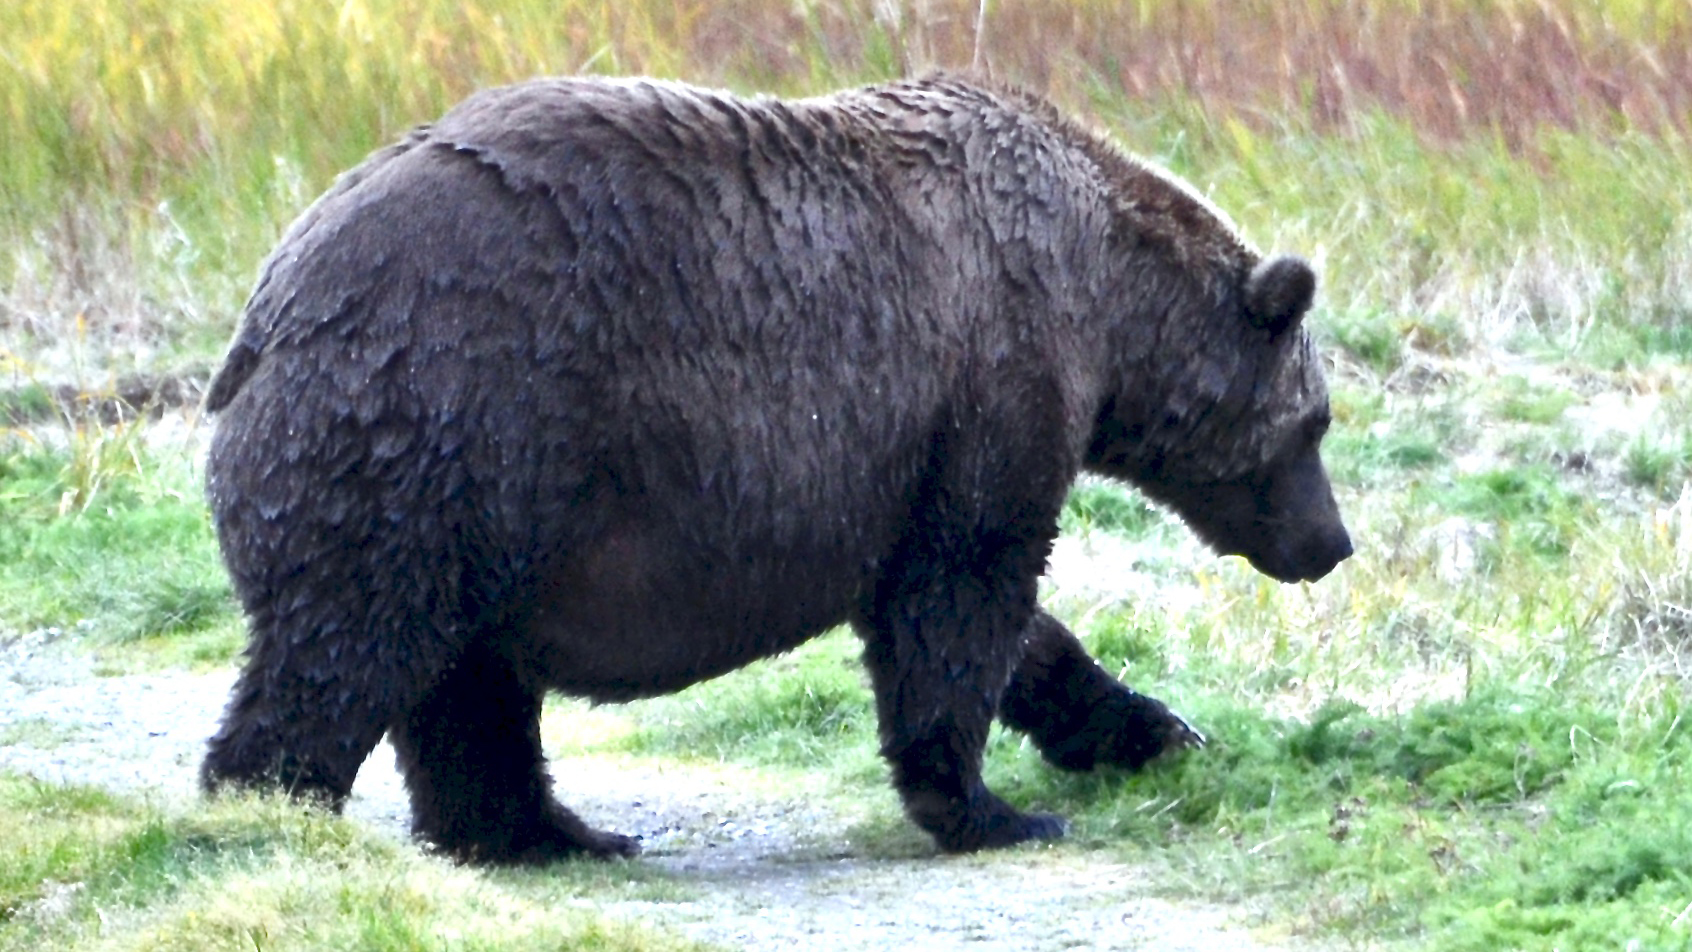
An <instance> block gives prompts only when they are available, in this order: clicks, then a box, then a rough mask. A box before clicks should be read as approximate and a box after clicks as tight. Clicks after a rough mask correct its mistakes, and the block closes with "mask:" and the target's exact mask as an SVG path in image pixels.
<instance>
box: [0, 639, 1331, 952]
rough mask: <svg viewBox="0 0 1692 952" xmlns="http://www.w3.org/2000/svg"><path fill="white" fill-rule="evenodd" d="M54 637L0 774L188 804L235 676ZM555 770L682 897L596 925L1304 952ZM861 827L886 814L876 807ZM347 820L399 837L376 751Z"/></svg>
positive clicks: (649, 779) (9, 666) (20, 708)
mask: <svg viewBox="0 0 1692 952" xmlns="http://www.w3.org/2000/svg"><path fill="white" fill-rule="evenodd" d="M55 634H56V633H54V632H39V633H36V634H34V635H29V636H25V637H22V638H17V639H13V640H11V641H9V642H5V643H0V735H3V736H4V737H5V738H6V744H5V746H3V747H0V766H5V767H8V768H10V769H13V770H19V771H23V772H25V773H28V774H31V775H33V776H36V777H38V778H41V779H44V780H48V781H66V782H76V783H88V784H95V785H100V786H105V787H110V788H115V789H120V790H124V791H128V792H138V793H143V794H145V795H148V796H153V797H156V798H158V799H159V800H160V801H161V802H170V803H183V802H187V801H189V800H191V798H193V797H194V796H196V792H195V776H196V771H197V769H198V764H199V759H200V756H201V753H202V750H203V746H204V743H205V739H206V737H207V736H209V735H210V733H211V732H212V730H213V729H214V727H215V726H216V722H217V718H218V716H219V714H220V713H221V709H222V705H223V702H224V699H225V697H226V696H227V693H228V690H229V687H230V684H231V682H232V681H233V678H234V671H233V669H232V668H231V669H228V670H220V671H217V672H213V673H187V672H165V673H155V674H139V675H123V676H114V677H101V676H97V675H96V674H95V673H94V671H93V670H92V666H91V664H90V661H89V660H88V658H87V656H86V655H85V654H83V653H81V652H78V651H76V650H74V649H73V648H72V647H71V646H70V643H73V642H74V641H75V640H76V639H75V638H74V637H62V638H57V639H55V638H54V635H55ZM553 772H554V775H555V776H556V777H557V778H558V780H557V783H558V788H559V794H560V797H561V798H562V799H564V801H565V802H566V803H568V804H570V805H571V806H572V807H573V808H576V809H578V810H579V811H580V812H581V813H582V814H583V815H584V816H585V817H586V818H588V819H589V821H590V822H593V823H595V824H598V825H603V826H606V827H609V828H612V829H615V830H618V831H621V832H625V833H634V834H638V835H640V836H641V837H642V839H643V841H644V844H645V853H644V854H643V856H642V857H641V858H640V859H638V860H635V862H641V863H653V864H657V865H659V866H661V867H663V868H665V869H666V870H667V871H669V872H670V873H671V874H672V875H673V876H674V877H675V878H676V879H677V880H678V881H679V882H680V884H681V885H683V886H684V887H685V889H684V893H685V894H686V895H688V896H690V897H693V898H690V899H687V900H684V901H678V902H635V901H624V902H612V903H607V904H597V907H598V908H600V909H602V910H603V911H605V912H608V913H610V914H613V915H620V916H625V917H628V918H636V919H640V920H644V921H647V922H651V923H655V924H661V925H665V926H669V927H672V928H675V929H678V930H680V931H682V932H683V933H686V934H688V935H690V936H692V937H694V938H697V939H701V940H707V941H711V942H716V943H721V944H722V945H724V946H727V947H729V948H739V949H748V950H782V952H790V950H792V949H795V948H801V949H803V948H815V947H818V946H819V945H820V943H822V942H825V941H826V943H827V946H828V948H829V949H830V952H858V950H866V952H867V950H878V949H899V948H910V949H922V950H936V952H949V950H966V949H967V950H987V949H990V950H1001V949H1002V950H1012V952H1045V950H1094V949H1097V950H1105V949H1111V950H1114V949H1158V950H1162V952H1199V950H1230V952H1231V950H1239V952H1270V950H1283V952H1305V950H1314V949H1315V948H1316V946H1313V945H1309V944H1285V943H1286V942H1288V941H1290V940H1277V939H1271V938H1265V937H1264V936H1262V935H1260V934H1258V933H1255V932H1254V931H1253V930H1251V929H1249V928H1248V927H1247V926H1246V925H1245V924H1244V920H1246V919H1247V918H1248V916H1247V915H1246V914H1245V913H1244V912H1243V911H1241V910H1228V909H1221V908H1213V907H1206V906H1200V905H1193V904H1184V903H1183V904H1177V903H1171V902H1169V901H1166V900H1163V899H1159V898H1155V897H1154V896H1152V895H1151V892H1152V888H1151V883H1150V882H1149V881H1148V874H1146V873H1145V872H1144V871H1141V870H1136V869H1135V868H1133V867H1131V866H1123V865H1120V864H1118V863H1115V862H1112V861H1111V860H1110V859H1108V858H1107V857H1103V856H1094V855H1090V854H1086V853H1080V852H1078V851H1074V850H1049V851H1041V850H1037V849H1028V850H1017V851H1011V852H1008V853H996V854H991V855H986V856H974V857H949V856H942V855H938V854H934V853H931V852H928V851H927V850H926V848H925V847H915V846H913V848H912V849H911V851H910V855H907V856H902V857H885V856H876V855H868V854H866V853H865V852H863V851H861V850H858V849H856V848H855V847H854V846H853V844H852V843H850V842H849V841H848V840H847V839H846V836H847V832H846V831H847V830H848V829H849V827H850V825H851V822H852V818H851V817H843V816H840V815H838V813H834V812H830V808H825V807H822V806H819V805H818V803H819V802H821V803H826V802H827V798H821V797H818V798H808V797H806V796H804V794H803V792H800V793H797V794H796V793H795V791H793V790H792V789H791V788H787V789H783V790H780V791H772V790H766V789H763V788H762V786H763V785H760V784H758V783H756V782H747V777H746V776H745V775H744V774H743V773H742V772H740V771H737V770H736V768H733V767H715V766H693V765H663V766H655V765H652V764H651V763H650V762H640V763H633V764H631V763H628V762H626V760H623V761H618V762H611V761H609V760H607V759H603V758H568V759H557V760H555V761H554V763H553ZM819 782H820V781H819ZM866 809H876V810H880V809H885V810H894V809H897V807H896V805H895V802H894V800H893V798H892V796H891V794H889V795H888V797H887V798H886V802H885V803H880V802H878V803H875V804H871V805H869V806H868V807H866ZM347 812H348V813H349V815H351V816H352V817H354V818H356V819H357V820H359V821H360V822H363V823H367V824H369V825H370V826H371V827H373V828H375V829H379V830H382V831H384V832H387V833H390V834H391V835H394V836H396V837H400V836H403V835H404V833H405V826H406V817H407V806H406V801H405V795H404V789H403V787H402V786H401V783H400V781H399V778H398V775H397V774H396V773H395V771H394V766H393V754H392V751H391V749H389V748H388V747H387V746H386V745H385V744H384V745H383V747H382V748H381V749H379V750H378V751H377V753H376V755H375V756H373V757H372V758H371V760H370V761H369V762H368V763H367V764H366V765H365V768H364V770H363V771H362V772H361V773H360V774H359V777H358V782H357V784H356V785H355V787H354V791H353V798H352V800H351V802H350V803H349V805H348V808H347ZM915 842H916V838H915V837H913V843H915Z"/></svg>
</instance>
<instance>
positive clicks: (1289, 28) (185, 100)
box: [0, 0, 1692, 203]
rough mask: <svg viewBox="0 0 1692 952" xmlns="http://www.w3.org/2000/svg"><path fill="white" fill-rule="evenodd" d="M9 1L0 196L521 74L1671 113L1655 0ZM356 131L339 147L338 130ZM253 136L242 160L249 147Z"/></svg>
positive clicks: (164, 165) (1357, 105) (1493, 117)
mask: <svg viewBox="0 0 1692 952" xmlns="http://www.w3.org/2000/svg"><path fill="white" fill-rule="evenodd" d="M980 12H981V7H980V3H979V2H978V0H797V2H791V0H726V2H715V0H713V2H706V0H675V2H611V0H560V2H541V0H510V2H504V3H486V2H482V3H476V2H470V3H458V2H453V3H448V2H444V0H407V2H396V0H345V2H338V3H332V2H326V0H282V2H279V3H258V2H252V0H234V2H229V3H208V2H190V3H183V2H177V0H133V2H126V3H114V2H111V0H12V2H11V3H9V4H8V5H7V8H6V10H5V11H4V12H0V49H4V51H5V52H4V55H3V56H0V116H3V117H4V118H5V119H6V125H7V126H8V127H9V128H10V129H11V130H12V135H10V136H8V138H12V136H16V138H15V139H14V140H13V141H11V142H9V143H8V148H7V150H6V151H7V154H8V161H7V163H6V166H7V168H6V171H4V172H0V189H3V191H0V201H4V202H6V203H12V202H16V201H18V200H19V199H20V198H21V197H23V196H24V195H40V194H42V193H43V192H44V191H49V190H62V189H66V188H70V189H73V190H74V189H77V188H88V187H99V186H107V185H110V186H115V187H119V188H123V189H127V190H130V191H132V192H134V193H137V194H141V195H150V194H153V193H155V192H156V191H157V190H158V187H159V186H160V184H161V182H162V181H163V180H166V179H169V178H170V177H171V176H172V175H173V173H174V172H176V171H178V170H182V169H184V168H190V167H195V166H199V165H201V164H204V163H208V162H223V163H252V162H261V161H268V155H269V154H274V153H283V154H302V155H308V156H310V155H323V154H326V155H330V156H332V158H331V159H328V160H327V161H333V162H341V161H344V159H345V158H346V152H347V151H348V150H349V149H362V148H364V147H366V146H367V145H368V144H369V142H370V141H374V140H379V139H382V138H386V137H387V136H388V135H390V134H392V133H393V132H394V131H396V129H397V128H402V127H404V126H407V125H410V124H412V123H414V122H417V121H420V120H422V119H425V118H427V117H430V116H433V115H435V114H437V113H438V112H439V111H440V110H441V109H442V108H443V107H444V106H445V105H446V104H448V103H450V102H452V101H455V100H456V99H458V98H461V97H462V96H463V95H464V94H466V93H468V92H469V91H470V90H472V89H474V88H477V87H480V86H486V85H490V84H494V83H501V82H508V81H511V80H515V79H519V78H523V77H526V76H531V75H535V74H540V73H576V72H582V71H594V72H617V73H655V74H660V75H669V76H687V77H690V78H693V79H696V80H699V81H703V82H708V83H721V84H728V85H733V86H737V87H742V88H745V87H760V88H773V89H776V90H780V91H787V92H793V91H799V90H816V89H818V88H821V87H824V86H827V85H832V84H835V83H842V82H851V81H856V80H862V79H869V78H878V77H885V76H887V75H891V74H895V73H901V72H914V71H920V70H923V69H926V68H930V67H952V68H958V67H966V66H968V65H969V64H970V63H971V62H972V60H974V59H976V58H977V53H978V51H977V39H978V38H977V35H976V27H977V21H978V19H980V20H981V22H983V23H984V25H985V34H984V35H983V36H981V37H980V38H979V39H980V50H979V58H980V61H981V63H982V65H983V66H984V67H985V69H986V70H988V71H990V72H992V73H994V74H996V75H998V76H1000V77H1003V78H1005V79H1007V80H1011V81H1015V82H1019V83H1025V84H1028V85H1032V86H1034V87H1037V88H1043V89H1052V90H1055V91H1056V92H1058V93H1059V95H1060V96H1063V95H1066V93H1068V92H1078V91H1081V89H1084V88H1093V87H1095V86H1096V87H1097V90H1098V91H1099V92H1100V93H1103V94H1105V95H1111V94H1118V95H1124V96H1130V97H1135V98H1140V99H1145V98H1154V99H1155V98H1161V97H1167V96H1180V97H1191V98H1195V99H1197V100H1198V101H1199V102H1201V103H1202V104H1203V105H1204V106H1205V107H1206V108H1207V109H1209V110H1214V111H1218V112H1223V113H1228V114H1238V115H1245V116H1253V115H1260V114H1264V113H1274V114H1277V115H1282V116H1285V115H1293V116H1303V117H1308V118H1309V120H1310V121H1311V122H1312V123H1314V124H1316V125H1317V126H1318V127H1321V128H1331V127H1343V126H1344V125H1345V124H1346V123H1347V122H1349V121H1350V120H1351V119H1352V118H1353V117H1354V116H1356V115H1357V114H1358V113H1359V112H1368V111H1377V110H1378V111H1384V112H1387V113H1389V114H1393V115H1397V116H1401V117H1403V118H1405V119H1407V120H1409V121H1410V122H1411V123H1412V124H1413V125H1414V126H1415V127H1416V128H1417V129H1418V130H1421V131H1422V132H1424V133H1425V134H1427V135H1428V136H1430V137H1433V138H1435V139H1442V140H1449V139H1455V138H1459V137H1463V136H1465V135H1469V134H1472V133H1475V132H1477V131H1479V132H1482V133H1485V134H1492V133H1496V134H1500V135H1503V136H1505V137H1506V138H1507V139H1509V140H1510V141H1512V142H1523V141H1526V140H1528V139H1529V138H1531V137H1532V135H1533V134H1534V132H1535V131H1536V130H1538V129H1540V128H1542V127H1544V126H1547V125H1550V126H1559V127H1562V128H1569V129H1581V130H1583V131H1614V130H1619V129H1631V130H1642V131H1646V132H1652V133H1660V132H1667V131H1675V132H1679V133H1685V132H1686V131H1687V130H1688V128H1689V123H1692V6H1688V5H1687V4H1685V3H1683V2H1680V0H1669V2H1664V0H1602V2H1595V0H1531V2H1530V0H1504V2H1484V0H1396V2H1391V3H1382V4H1364V3H1355V2H1342V0H1304V2H1302V3H1291V4H1288V3H1278V2H1271V0H1232V2H1227V3H1223V2H1208V3H1206V2H1193V0H1139V2H1132V3H1129V2H1119V0H997V2H992V0H988V6H987V9H986V16H985V17H984V18H980V17H979V16H978V15H979V14H980ZM349 138H351V139H354V140H357V141H356V142H348V141H346V140H347V139H349ZM255 155H257V156H258V158H255V157H254V156H255Z"/></svg>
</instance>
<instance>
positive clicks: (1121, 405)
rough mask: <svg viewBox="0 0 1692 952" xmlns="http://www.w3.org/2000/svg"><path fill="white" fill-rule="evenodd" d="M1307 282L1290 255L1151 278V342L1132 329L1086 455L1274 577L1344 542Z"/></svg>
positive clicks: (1318, 566) (1285, 576) (1296, 573)
mask: <svg viewBox="0 0 1692 952" xmlns="http://www.w3.org/2000/svg"><path fill="white" fill-rule="evenodd" d="M1252 258H1254V259H1255V255H1252ZM1187 273H1188V274H1189V275H1190V273H1191V272H1190V270H1189V271H1188V272H1187ZM1315 291H1316V275H1315V272H1314V271H1312V270H1311V268H1310V266H1309V265H1308V264H1307V263H1306V262H1304V261H1303V260H1301V259H1299V258H1296V257H1291V256H1277V257H1272V258H1268V259H1261V260H1248V261H1245V262H1239V263H1237V264H1235V266H1233V267H1219V268H1215V269H1213V270H1212V271H1211V273H1210V274H1209V275H1207V279H1206V280H1182V279H1179V278H1178V279H1175V280H1164V281H1159V282H1158V283H1157V285H1156V290H1155V292H1154V293H1152V294H1151V295H1149V296H1151V297H1153V298H1155V299H1156V300H1158V301H1159V302H1161V303H1159V304H1158V306H1156V307H1155V308H1152V309H1150V313H1152V314H1155V315H1156V316H1157V317H1159V318H1160V320H1157V321H1156V322H1155V328H1156V329H1155V331H1154V332H1153V333H1152V334H1150V335H1149V338H1150V339H1151V340H1153V341H1155V344H1146V343H1144V341H1145V339H1146V338H1147V337H1148V335H1146V334H1144V333H1143V331H1142V333H1141V334H1139V335H1138V337H1139V339H1140V340H1141V341H1142V342H1141V344H1140V345H1138V346H1137V347H1131V348H1130V349H1132V350H1135V351H1137V352H1138V354H1139V359H1137V360H1134V361H1131V362H1130V363H1129V364H1128V365H1126V366H1125V367H1124V368H1122V369H1120V370H1119V371H1118V374H1117V379H1116V381H1115V393H1114V394H1113V395H1112V396H1111V397H1110V398H1109V399H1108V400H1107V401H1106V403H1105V406H1104V408H1103V410H1102V411H1101V412H1100V415H1099V417H1098V420H1097V422H1096V424H1095V427H1094V434H1093V441H1092V445H1091V447H1090V448H1089V451H1088V454H1087V465H1088V468H1089V469H1092V470H1094V471H1096V472H1100V473H1102V474H1105V475H1109V476H1114V477H1118V478H1122V479H1126V480H1127V481H1129V482H1131V483H1133V484H1135V485H1136V486H1138V487H1139V488H1140V489H1141V490H1142V491H1144V492H1145V493H1146V494H1147V495H1148V496H1150V497H1151V498H1152V499H1154V500H1156V501H1158V502H1160V503H1162V504H1164V505H1166V506H1168V507H1170V508H1171V509H1173V510H1174V511H1175V512H1176V514H1177V515H1179V516H1180V517H1181V518H1182V520H1183V521H1185V522H1186V523H1187V525H1188V526H1189V527H1190V528H1191V529H1192V530H1193V531H1194V533H1195V534H1197V535H1198V537H1199V538H1200V539H1202V540H1203V541H1204V542H1205V543H1206V544H1208V545H1209V546H1210V547H1211V548H1212V549H1214V550H1215V551H1217V552H1218V553H1220V554H1224V555H1240V556H1244V557H1245V558H1246V559H1247V560H1248V561H1249V562H1250V563H1251V564H1252V566H1254V567H1255V568H1256V569H1257V570H1258V571H1261V572H1263V573H1264V574H1266V575H1268V576H1270V577H1271V578H1275V579H1277V580H1279V581H1282V582H1296V581H1314V580H1316V579H1319V578H1321V577H1322V576H1324V575H1326V574H1328V573H1329V572H1330V571H1332V570H1333V568H1334V567H1335V566H1336V565H1338V564H1339V563H1340V562H1341V561H1343V560H1345V559H1346V558H1347V557H1348V556H1350V555H1351V552H1352V547H1351V537H1350V535H1349V534H1348V533H1347V531H1346V528H1345V523H1344V521H1343V519H1342V518H1341V516H1340V512H1339V507H1338V505H1337V504H1336V503H1335V501H1334V494H1333V489H1332V486H1331V485H1330V484H1329V481H1328V475H1327V471H1326V470H1325V468H1324V467H1323V464H1322V458H1321V454H1320V447H1321V443H1322V438H1323V436H1324V435H1325V434H1326V432H1327V429H1328V423H1329V407H1328V393H1327V386H1326V383H1325V381H1324V379H1323V376H1322V367H1321V359H1320V357H1319V356H1318V354H1317V353H1316V350H1315V347H1314V344H1313V342H1312V340H1311V338H1310V335H1309V334H1308V333H1307V332H1306V331H1305V329H1304V328H1303V326H1302V324H1303V319H1304V316H1305V314H1306V313H1307V312H1308V311H1309V309H1310V305H1311V302H1312V299H1313V298H1314V296H1315ZM1147 296H1148V295H1147V294H1145V293H1141V294H1140V295H1139V298H1140V299H1141V300H1143V299H1144V298H1146V297H1147ZM1130 300H1133V298H1132V297H1131V298H1130ZM1170 302H1174V303H1170ZM1142 326H1143V325H1142Z"/></svg>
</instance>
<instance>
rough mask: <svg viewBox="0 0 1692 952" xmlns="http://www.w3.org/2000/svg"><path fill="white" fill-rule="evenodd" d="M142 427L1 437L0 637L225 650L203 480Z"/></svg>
mask: <svg viewBox="0 0 1692 952" xmlns="http://www.w3.org/2000/svg"><path fill="white" fill-rule="evenodd" d="M145 426H146V424H145V423H140V422H132V423H128V424H117V425H111V426H106V425H101V424H99V423H98V422H95V421H85V422H80V423H77V424H76V425H75V429H74V430H70V431H65V432H51V433H44V434H43V435H41V436H31V435H17V434H14V435H12V436H6V435H4V434H0V634H4V633H8V632H9V633H11V634H13V635H16V634H20V633H24V632H29V631H35V630H37V629H42V628H58V629H62V630H69V629H75V630H78V631H81V632H85V633H91V634H92V635H94V636H95V637H96V638H98V639H99V640H100V641H102V642H104V643H106V644H121V643H144V642H147V641H149V640H156V639H160V638H170V639H176V640H179V641H188V640H194V639H197V638H200V637H201V636H206V635H208V634H210V635H215V636H218V637H221V638H222V639H223V640H224V641H225V642H227V641H228V637H227V631H228V628H229V627H230V625H231V623H232V622H234V620H235V618H236V609H235V606H234V604H233V598H232V595H231V592H230V588H229V581H228V578H227V576H226V575H225V574H224V571H223V567H222V564H221V563H220V561H219V560H218V556H217V551H216V547H215V545H214V543H213V539H212V534H211V525H210V520H209V516H208V514H207V512H206V508H205V504H204V502H203V500H202V491H201V489H200V477H199V474H198V472H197V471H196V469H195V467H194V465H193V464H192V462H191V461H190V460H189V459H188V458H187V457H186V456H185V455H184V450H183V449H181V448H169V447H154V446H150V445H149V444H148V442H147V440H146V438H145V436H144V435H143V432H142V431H143V430H144V429H145ZM177 647H178V648H180V647H181V646H180V645H178V646H177ZM218 654H219V655H220V657H218V658H217V660H221V659H222V658H223V657H227V654H228V651H227V649H225V650H223V651H221V652H218Z"/></svg>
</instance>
